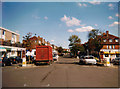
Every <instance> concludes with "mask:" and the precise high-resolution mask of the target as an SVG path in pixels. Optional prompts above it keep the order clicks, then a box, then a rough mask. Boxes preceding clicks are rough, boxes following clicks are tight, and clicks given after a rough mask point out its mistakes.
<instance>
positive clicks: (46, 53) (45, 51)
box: [34, 46, 53, 65]
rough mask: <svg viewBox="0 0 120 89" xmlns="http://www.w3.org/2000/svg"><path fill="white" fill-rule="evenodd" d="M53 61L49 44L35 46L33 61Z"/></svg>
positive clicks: (49, 62)
mask: <svg viewBox="0 0 120 89" xmlns="http://www.w3.org/2000/svg"><path fill="white" fill-rule="evenodd" d="M52 62H53V56H52V47H50V46H36V59H35V61H34V63H35V64H36V65H37V64H38V63H47V64H51V63H52Z"/></svg>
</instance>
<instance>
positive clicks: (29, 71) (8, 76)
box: [2, 57, 118, 88]
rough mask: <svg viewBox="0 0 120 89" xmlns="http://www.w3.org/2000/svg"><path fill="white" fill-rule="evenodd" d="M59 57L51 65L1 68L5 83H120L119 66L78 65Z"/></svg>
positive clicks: (91, 85) (15, 84) (82, 84)
mask: <svg viewBox="0 0 120 89" xmlns="http://www.w3.org/2000/svg"><path fill="white" fill-rule="evenodd" d="M78 61H79V60H78V59H74V58H62V57H60V58H59V61H58V62H54V63H53V64H52V65H40V66H35V65H34V66H30V67H16V66H6V67H4V68H2V87H65V88H68V87H118V67H116V66H115V67H101V66H96V65H79V64H78Z"/></svg>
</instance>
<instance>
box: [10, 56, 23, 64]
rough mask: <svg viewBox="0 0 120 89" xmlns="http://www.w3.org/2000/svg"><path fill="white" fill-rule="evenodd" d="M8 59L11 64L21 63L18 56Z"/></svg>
mask: <svg viewBox="0 0 120 89" xmlns="http://www.w3.org/2000/svg"><path fill="white" fill-rule="evenodd" d="M9 59H10V60H12V63H13V64H17V63H22V59H21V58H20V57H18V56H13V57H10V58H9Z"/></svg>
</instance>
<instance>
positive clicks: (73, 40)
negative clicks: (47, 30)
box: [68, 35, 84, 57]
mask: <svg viewBox="0 0 120 89" xmlns="http://www.w3.org/2000/svg"><path fill="white" fill-rule="evenodd" d="M68 40H69V41H70V44H69V47H70V50H71V52H72V53H73V54H74V57H76V56H77V53H78V51H84V47H83V46H82V45H81V40H80V38H79V37H78V36H77V35H72V36H70V37H69V39H68Z"/></svg>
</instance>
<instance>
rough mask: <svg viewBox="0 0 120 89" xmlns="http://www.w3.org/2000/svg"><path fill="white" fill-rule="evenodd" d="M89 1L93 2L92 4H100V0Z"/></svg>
mask: <svg viewBox="0 0 120 89" xmlns="http://www.w3.org/2000/svg"><path fill="white" fill-rule="evenodd" d="M89 3H90V4H93V5H98V4H101V2H99V1H96V0H93V1H90V2H89Z"/></svg>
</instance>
